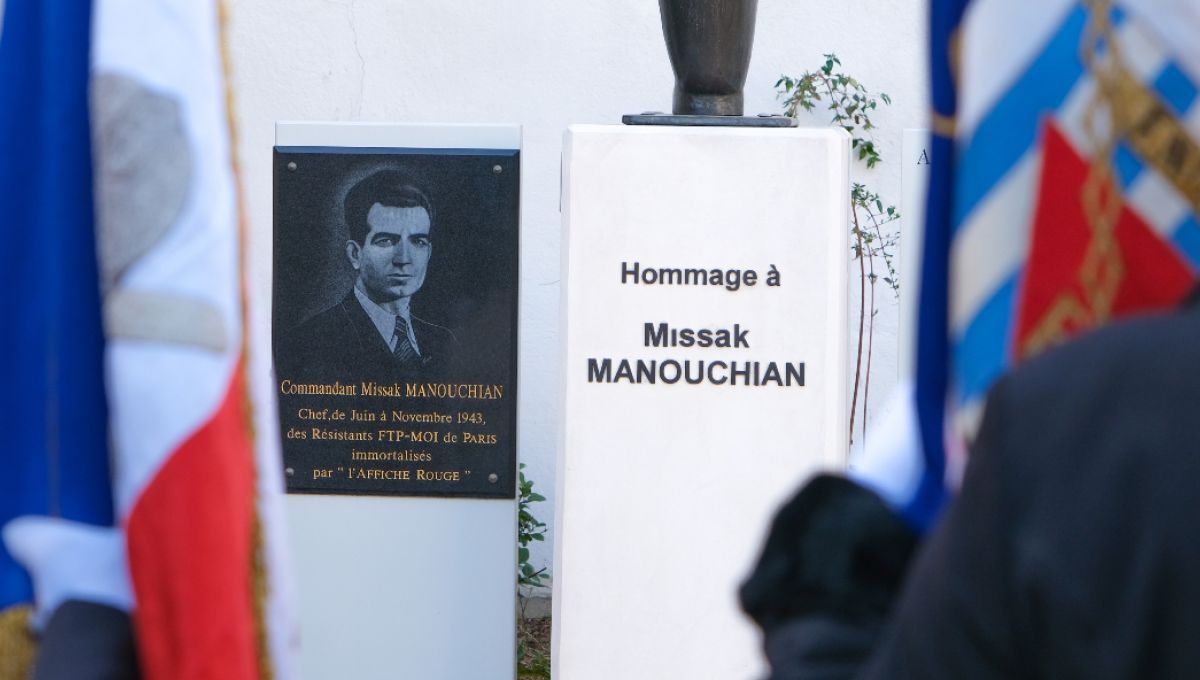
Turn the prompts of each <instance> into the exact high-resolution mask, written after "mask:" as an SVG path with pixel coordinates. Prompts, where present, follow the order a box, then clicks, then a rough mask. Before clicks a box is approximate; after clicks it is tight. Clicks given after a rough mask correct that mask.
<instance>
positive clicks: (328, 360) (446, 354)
mask: <svg viewBox="0 0 1200 680" xmlns="http://www.w3.org/2000/svg"><path fill="white" fill-rule="evenodd" d="M411 319H412V330H413V335H415V336H416V339H417V347H418V349H419V351H420V355H421V356H420V358H419V359H416V360H414V361H412V362H411V363H410V364H408V365H403V366H402V365H401V364H400V363H399V362H398V361H397V360H396V358H395V357H394V356H393V355H392V350H391V349H389V348H388V345H387V343H386V342H384V340H383V336H381V335H380V334H379V330H378V329H377V328H376V327H375V324H374V323H373V322H372V321H371V317H370V316H368V315H367V312H366V310H364V309H363V307H362V304H361V303H359V301H358V298H357V297H356V296H355V295H354V289H351V290H350V292H349V293H348V294H347V295H346V297H345V298H343V299H342V301H341V302H339V303H338V304H336V305H334V306H332V307H330V308H329V309H327V310H325V311H323V312H321V313H319V314H317V315H316V316H314V317H312V318H310V319H308V320H307V321H305V322H304V323H302V324H300V325H299V326H296V327H295V328H293V329H292V330H291V331H289V332H288V337H287V339H286V341H285V343H284V346H285V348H286V349H285V351H284V352H283V353H282V354H281V355H280V357H279V358H280V359H281V360H282V366H281V368H282V369H283V372H282V373H281V374H280V377H287V378H291V379H293V380H295V379H304V380H309V381H322V382H325V381H330V380H342V381H347V380H350V381H354V380H359V379H363V380H396V381H402V380H415V379H420V380H429V379H432V378H437V377H441V376H442V374H443V373H444V371H445V369H446V367H447V366H448V365H449V362H450V361H451V360H452V359H453V356H452V354H453V352H454V348H455V347H456V346H457V344H458V342H457V340H456V339H455V337H454V334H453V333H452V332H451V331H450V330H449V329H447V328H444V327H442V326H438V325H437V324H432V323H429V322H427V321H425V320H423V319H421V318H419V317H417V316H416V315H412V316H411Z"/></svg>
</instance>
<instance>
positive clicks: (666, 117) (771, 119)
mask: <svg viewBox="0 0 1200 680" xmlns="http://www.w3.org/2000/svg"><path fill="white" fill-rule="evenodd" d="M621 122H622V123H624V124H626V125H684V126H692V127H768V128H790V127H796V126H797V121H796V119H795V118H788V117H787V116H778V115H757V116H693V115H690V114H678V113H659V112H657V111H649V112H646V113H627V114H625V115H624V116H621Z"/></svg>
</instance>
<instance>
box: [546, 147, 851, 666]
mask: <svg viewBox="0 0 1200 680" xmlns="http://www.w3.org/2000/svg"><path fill="white" fill-rule="evenodd" d="M848 153H849V140H848V138H847V136H846V135H845V134H844V133H842V131H840V130H831V129H764V128H757V129H755V128H698V127H691V128H685V127H658V126H652V127H632V126H631V127H623V126H576V127H572V128H571V129H570V130H569V131H568V132H567V135H566V140H565V146H564V151H563V175H564V179H563V191H564V196H563V223H564V240H563V257H564V260H563V276H564V285H563V291H564V292H563V302H564V308H563V328H564V341H565V352H564V361H565V367H564V370H565V393H564V398H565V407H564V410H563V413H564V421H563V423H562V442H561V449H560V452H559V458H558V473H557V474H558V484H559V489H558V496H557V497H558V503H559V505H558V509H557V523H556V525H555V529H556V540H555V548H556V551H555V552H556V555H555V558H556V559H555V567H554V649H553V663H554V666H555V668H554V676H555V677H557V678H567V679H568V680H588V679H589V678H596V679H602V680H612V679H613V678H621V679H622V680H633V679H637V678H653V679H655V680H659V679H661V678H749V677H754V676H757V675H759V674H761V672H762V670H763V668H764V664H763V662H762V661H761V657H762V655H761V652H760V640H759V637H758V635H757V634H756V632H755V629H754V627H753V625H752V624H751V623H750V621H749V620H748V619H747V618H746V617H745V616H744V615H743V614H742V613H741V611H740V609H739V608H738V604H737V588H738V586H739V585H740V583H741V581H742V580H743V579H744V578H745V577H746V576H747V574H748V573H749V570H750V568H751V566H752V565H753V562H754V560H755V559H756V558H757V556H758V551H759V550H760V548H761V543H762V541H763V539H764V537H765V535H766V530H767V525H768V522H769V520H770V518H771V516H772V514H773V512H774V511H775V510H776V509H777V508H778V507H779V505H780V504H781V503H783V502H784V501H785V500H787V498H788V497H789V496H790V495H791V494H792V493H794V491H795V490H796V489H797V487H798V486H799V485H800V484H801V483H802V482H803V481H804V480H805V479H806V478H807V477H808V476H810V475H811V474H813V473H814V472H816V471H818V470H821V469H832V468H840V467H841V466H842V464H843V462H844V459H845V455H846V436H847V433H846V418H847V413H846V403H847V402H846V385H845V380H844V376H845V375H846V353H847V343H846V314H847V311H846V270H847V262H848V261H849V259H850V255H851V253H850V250H849V244H848V237H847V233H848V228H847V209H848V199H849V188H848V177H847V166H848Z"/></svg>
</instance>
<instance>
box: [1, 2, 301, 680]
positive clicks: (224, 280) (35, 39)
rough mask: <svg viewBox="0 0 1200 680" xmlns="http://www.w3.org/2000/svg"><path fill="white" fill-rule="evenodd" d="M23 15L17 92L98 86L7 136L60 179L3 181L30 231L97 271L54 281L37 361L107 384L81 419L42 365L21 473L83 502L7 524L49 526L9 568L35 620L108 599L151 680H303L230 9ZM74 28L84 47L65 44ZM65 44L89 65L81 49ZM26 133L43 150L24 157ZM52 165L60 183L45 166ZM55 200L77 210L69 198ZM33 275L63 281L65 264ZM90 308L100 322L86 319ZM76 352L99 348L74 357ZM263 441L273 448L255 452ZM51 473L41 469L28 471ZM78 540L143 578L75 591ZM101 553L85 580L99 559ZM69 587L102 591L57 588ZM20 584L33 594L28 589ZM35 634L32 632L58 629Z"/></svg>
mask: <svg viewBox="0 0 1200 680" xmlns="http://www.w3.org/2000/svg"><path fill="white" fill-rule="evenodd" d="M7 4H8V7H7V9H6V14H7V17H6V21H5V26H4V31H5V33H9V32H10V31H21V32H22V34H23V37H22V39H21V42H22V44H23V45H25V46H26V47H27V49H28V50H29V53H28V54H25V55H21V56H20V58H15V57H14V56H13V54H11V53H12V52H13V50H14V49H15V48H13V49H9V50H7V51H3V50H0V57H3V58H5V59H10V60H11V61H10V63H9V64H4V63H0V75H4V74H5V73H6V71H5V67H6V66H9V65H16V67H15V68H13V69H12V71H13V72H15V71H19V70H21V69H28V68H29V67H30V66H31V65H32V66H33V67H34V70H33V71H32V76H31V77H29V78H26V79H25V80H24V81H22V83H21V84H23V85H24V86H25V87H26V89H27V90H28V91H32V92H35V93H37V92H42V91H45V90H55V89H56V88H57V89H62V87H61V84H60V81H59V80H57V78H59V77H60V76H63V75H64V74H66V77H67V78H68V82H69V83H72V84H73V85H74V86H75V87H76V88H78V86H79V85H85V87H86V90H85V91H84V92H78V91H76V92H65V93H64V95H63V97H62V98H60V99H61V100H65V101H68V102H69V105H67V106H61V107H59V108H58V109H44V110H38V109H37V108H36V107H37V105H38V103H39V102H38V100H37V98H36V97H35V98H34V99H33V100H32V101H31V102H30V104H31V107H32V108H31V110H29V111H27V112H26V114H27V115H26V116H25V120H24V122H23V123H21V122H20V121H17V122H16V123H14V124H12V125H9V126H6V127H5V128H4V129H3V133H4V134H5V135H6V140H5V143H6V144H8V143H9V141H12V143H13V145H14V146H13V147H12V148H18V147H19V148H21V149H27V150H28V151H29V153H28V154H27V155H26V156H24V161H25V162H26V163H29V164H32V165H33V166H34V167H36V168H38V169H40V170H42V172H40V173H36V174H30V175H27V176H19V174H20V173H19V168H17V167H16V165H17V164H16V163H7V162H5V163H3V165H4V169H5V170H7V171H8V172H6V173H5V174H4V175H3V177H4V179H5V181H6V182H11V183H21V184H20V185H17V184H9V185H8V186H5V187H4V188H3V189H2V190H0V191H3V192H5V193H6V194H11V195H14V196H17V197H18V198H17V199H16V202H17V204H20V205H25V206H26V207H27V210H25V211H24V213H22V216H23V217H25V218H27V220H28V221H29V222H30V223H29V224H22V225H20V227H19V228H20V229H23V230H31V231H36V230H37V229H39V228H45V229H48V230H50V231H51V233H52V234H54V235H55V236H57V237H60V238H61V239H62V241H61V242H54V243H49V244H47V245H48V247H49V248H50V249H51V252H55V251H67V250H70V252H71V253H73V254H74V255H73V256H74V257H75V258H76V261H77V263H79V266H78V267H76V268H75V269H73V270H72V269H68V270H66V271H61V272H60V273H59V275H58V276H57V278H53V282H54V285H55V286H57V287H50V288H47V287H46V286H45V285H43V287H42V290H39V291H38V294H41V293H47V292H49V293H54V292H55V291H59V292H60V293H61V294H59V296H58V297H57V298H55V299H54V300H52V302H54V303H55V306H54V307H53V308H52V309H47V308H42V309H40V310H39V309H37V308H36V307H28V308H26V309H23V310H22V313H23V314H25V315H26V316H28V317H30V318H32V319H34V320H33V321H31V322H30V323H28V324H27V326H28V328H29V329H30V330H31V332H30V333H29V334H28V337H27V338H26V339H27V340H29V342H28V343H27V345H28V346H27V347H25V349H26V350H28V352H27V353H28V354H30V355H31V357H32V358H33V359H34V361H35V362H38V361H43V362H46V363H61V362H60V359H61V358H63V357H65V358H66V360H68V361H70V362H76V363H88V362H91V363H93V364H97V366H90V367H88V368H89V370H90V371H91V372H90V373H88V372H87V371H85V370H81V372H80V374H79V375H84V374H85V373H86V374H87V375H91V376H92V377H93V378H95V380H93V381H92V382H91V383H89V386H90V387H91V388H92V391H91V393H89V394H90V397H89V398H90V399H91V400H92V401H90V403H89V402H87V401H80V400H78V399H76V400H75V401H73V402H71V404H70V405H69V406H64V405H63V404H64V403H65V401H66V400H67V399H70V398H71V397H70V394H71V390H72V389H74V388H73V385H71V384H70V383H69V380H71V379H73V378H72V377H71V376H68V378H67V380H66V381H64V379H62V378H61V377H56V378H55V380H53V381H50V380H45V379H44V375H42V374H44V373H45V372H44V371H40V369H41V368H43V367H44V366H42V365H40V364H37V363H35V366H34V368H35V369H37V370H34V371H32V373H36V374H38V375H36V376H35V378H36V379H37V380H38V381H40V382H39V383H38V384H39V385H40V386H41V389H42V390H43V393H44V395H45V396H46V399H45V400H44V402H43V403H41V404H38V403H35V404H33V405H32V406H31V408H32V409H34V410H36V409H37V407H39V406H46V407H47V408H50V407H53V409H54V410H55V411H56V415H55V416H54V417H50V416H47V415H45V414H44V413H40V412H39V413H40V417H39V418H38V421H37V423H36V426H35V427H34V428H32V429H33V430H35V431H36V432H40V433H41V437H42V438H41V439H40V440H37V441H34V442H33V445H32V446H30V447H28V448H27V449H26V450H22V451H16V452H8V453H6V454H5V455H6V456H12V457H14V458H16V457H19V458H20V460H21V461H23V462H22V465H24V466H25V468H26V469H28V470H32V474H30V475H29V477H28V479H26V480H25V481H26V482H30V481H32V483H33V484H34V485H38V484H40V482H41V481H43V478H44V479H45V480H58V479H64V478H65V479H67V480H69V481H71V485H63V484H57V485H56V486H55V485H50V486H48V487H47V488H50V491H49V492H48V496H49V498H46V499H40V497H39V499H35V500H37V502H30V503H25V504H24V506H23V507H7V506H3V507H0V510H3V511H4V515H3V516H0V523H3V522H4V521H5V520H8V519H11V517H13V516H14V515H16V514H20V513H21V512H22V511H23V513H25V514H30V515H43V516H48V518H43V519H38V520H30V519H29V518H24V519H20V520H17V521H16V522H9V526H8V527H7V528H6V529H5V542H6V543H7V544H8V546H7V547H8V551H9V552H10V553H12V554H11V555H9V554H8V553H3V551H0V553H3V554H0V557H4V558H6V559H7V560H8V562H7V563H6V562H4V561H2V560H0V568H2V567H10V568H9V570H8V571H9V572H10V573H15V570H14V569H12V568H11V567H13V566H14V565H15V564H17V563H22V562H23V563H24V564H23V566H24V567H26V568H27V569H28V571H29V572H30V574H31V575H32V588H30V587H28V586H25V588H24V590H25V592H24V593H22V592H21V589H20V588H17V589H14V590H13V593H15V594H16V596H17V598H18V600H19V598H20V596H22V595H24V596H25V597H27V598H29V599H30V600H32V601H33V604H34V605H35V610H36V609H37V608H38V607H45V606H46V605H47V604H48V603H47V602H45V601H44V600H46V599H48V597H49V595H47V594H48V593H50V592H51V591H52V590H57V591H60V592H65V593H66V595H64V596H62V597H61V598H60V599H66V598H69V597H70V598H80V597H83V598H84V599H89V596H91V595H98V596H97V597H93V598H90V599H95V600H98V601H100V602H102V603H103V604H106V605H111V606H115V607H119V608H128V609H130V610H131V614H132V618H133V628H134V634H135V640H136V650H137V652H136V653H137V659H138V662H139V665H140V671H141V674H142V677H145V678H150V679H155V678H161V679H172V680H174V679H190V678H197V679H199V678H221V679H229V680H239V679H243V678H246V679H248V678H257V677H261V676H264V675H273V676H275V677H288V676H290V674H291V673H290V665H289V663H288V662H287V659H286V658H283V657H282V656H281V654H283V652H282V651H281V650H282V649H283V648H284V647H285V646H286V642H283V643H281V642H280V640H281V639H283V640H286V639H287V637H288V634H287V631H286V630H283V631H278V632H277V634H276V635H274V636H273V635H272V634H270V633H269V632H268V631H270V630H271V629H272V627H285V628H286V625H287V624H286V621H285V620H283V619H281V618H280V617H279V616H274V615H272V605H271V601H272V599H273V598H274V599H277V598H278V593H277V592H275V591H274V590H273V586H272V574H273V573H276V572H277V571H278V568H279V566H278V565H277V564H275V563H274V562H273V560H272V559H271V556H272V555H273V554H279V553H280V551H281V548H280V546H279V545H278V543H277V541H278V537H279V536H278V533H276V532H274V531H273V522H263V521H262V520H261V519H260V518H261V517H264V516H266V517H268V518H270V517H272V516H273V515H274V514H275V513H274V512H273V511H272V508H271V503H272V502H273V501H277V500H278V491H279V487H280V486H281V484H280V481H279V480H280V479H281V475H280V474H279V471H278V462H277V456H276V457H274V458H273V457H272V456H270V455H265V456H264V455H261V452H262V451H267V452H271V451H272V450H273V442H274V439H275V438H276V437H277V434H276V433H275V432H274V431H273V430H271V429H269V428H268V429H266V430H262V429H261V428H262V424H263V423H270V422H272V417H273V413H266V414H263V413H255V411H254V409H253V408H252V403H254V400H252V399H251V398H250V392H251V386H252V385H253V384H255V383H258V382H263V381H260V380H256V379H255V377H254V376H255V375H263V376H264V377H265V373H264V372H263V371H257V372H255V371H254V370H251V369H254V368H255V367H256V366H265V365H267V364H265V363H263V362H264V361H269V354H265V353H264V354H262V355H257V352H255V351H253V349H252V343H249V342H248V340H247V337H248V334H247V331H246V329H247V321H246V319H247V317H246V310H245V305H244V304H243V301H244V286H243V279H242V266H243V263H242V261H241V239H242V234H241V227H240V218H239V210H238V201H237V191H236V174H235V169H236V164H235V158H234V154H233V151H232V149H231V142H230V113H229V106H228V100H227V93H226V88H225V79H224V67H223V54H222V47H221V41H220V37H219V36H220V20H219V17H218V10H217V3H216V2H213V1H212V0H154V1H146V0H97V1H96V2H95V3H93V4H91V5H89V3H87V2H80V1H74V2H71V1H69V0H50V1H47V2H45V3H42V2H41V0H9V2H8V3H7ZM10 19H11V20H12V21H10ZM18 20H19V21H18ZM65 26H70V27H74V30H75V33H77V34H79V35H70V34H69V32H68V34H64V28H63V27H65ZM89 37H90V49H88V38H89ZM64 38H66V39H74V40H76V41H79V40H82V41H83V46H82V47H80V45H79V44H78V42H76V43H75V44H72V45H68V46H64V45H63V44H62V41H63V39H64ZM6 42H7V40H6ZM6 47H8V46H6ZM58 48H65V50H66V51H67V52H68V53H70V54H73V55H75V56H76V59H74V60H63V59H58V60H57V63H56V58H55V57H53V56H47V55H48V54H53V53H54V52H55V51H56V50H57V49H58ZM80 55H83V56H84V58H83V59H81V58H79V57H80ZM60 67H61V68H62V71H61V72H59V71H57V70H56V69H59V68H60ZM80 68H82V69H83V72H82V73H80V72H79V69H80ZM6 84H8V83H7V82H6V81H3V80H0V86H4V85H6ZM17 90H19V88H14V90H13V91H4V92H0V94H3V95H4V107H5V108H8V107H10V106H16V105H18V103H19V102H20V101H21V100H20V96H21V95H22V94H23V93H22V92H20V91H17ZM27 93H28V92H26V93H25V94H27ZM9 95H12V98H11V99H10V98H9ZM6 122H7V121H6ZM22 125H26V126H29V125H32V126H34V127H35V128H36V130H37V132H39V133H40V134H39V135H34V136H33V137H32V138H31V139H24V140H21V139H18V137H20V135H21V134H22V130H21V126H22ZM81 131H82V132H83V134H82V135H81V134H80V132H81ZM9 135H11V136H12V137H11V138H10V137H9ZM80 145H82V150H81V149H80V148H79V147H80ZM6 148H7V147H6ZM89 148H90V159H89V157H88V156H89V153H88V149H89ZM39 154H48V155H49V157H50V158H52V159H61V160H62V161H63V162H62V163H55V162H49V163H47V162H45V161H43V160H40V158H41V156H39ZM72 163H74V164H75V165H72ZM79 164H82V166H83V167H82V168H80V167H79ZM81 173H82V175H84V176H83V177H81ZM89 174H90V177H86V175H89ZM68 179H69V180H70V181H67V180H68ZM89 179H90V184H89V183H88V180H89ZM56 187H57V189H55V188H56ZM52 190H54V191H52ZM55 191H57V192H59V195H56V196H52V195H51V194H53V193H54V192H55ZM22 194H24V195H25V196H26V197H29V196H32V197H35V198H41V199H46V200H47V201H48V202H49V201H50V199H54V200H56V201H61V202H63V203H65V204H67V205H71V206H76V207H77V208H79V209H77V210H76V211H75V212H76V213H77V214H73V215H70V216H69V217H70V219H59V217H60V216H59V215H58V213H59V212H62V211H56V209H50V210H48V211H46V210H45V209H44V208H43V209H39V204H38V201H37V200H32V199H27V198H21V197H20V195H22ZM80 206H82V207H80ZM43 213H44V214H43ZM88 218H91V220H92V222H91V224H90V225H89V224H88ZM17 226H18V225H13V227H9V228H16V227H17ZM89 231H91V233H88V232H89ZM72 238H75V239H77V240H76V241H74V242H72V241H70V239H72ZM80 244H82V246H81V245H80ZM89 250H90V253H89V252H88V251H89ZM89 256H90V262H89ZM6 259H7V258H6ZM35 264H41V265H43V266H45V265H49V266H55V265H57V264H58V263H57V262H56V261H55V260H54V258H47V260H46V261H43V262H40V263H35ZM26 268H27V269H30V270H32V271H33V272H34V273H41V270H40V269H39V268H38V267H36V266H30V267H26ZM43 283H44V282H43ZM89 290H90V291H91V293H90V295H89V294H87V291H89ZM62 291H66V292H62ZM71 291H75V292H79V293H81V294H79V295H77V296H72V295H71V294H70V292H71ZM9 292H10V294H13V295H15V293H13V291H11V290H10V291H9ZM89 301H90V304H92V305H95V308H94V309H93V310H92V311H90V312H88V311H86V310H85V311H84V312H78V309H79V307H78V306H79V305H85V304H89ZM97 303H98V304H97ZM63 309H65V310H66V311H65V312H63V311H62V310H63ZM60 312H61V313H60ZM56 314H57V315H58V316H55V315H56ZM47 315H49V318H50V320H48V321H47V320H46V317H47ZM59 317H61V319H60V318H59ZM76 322H78V326H76V327H72V325H73V324H74V323H76ZM64 326H66V327H65V328H64ZM23 328H24V327H23ZM99 328H102V329H103V332H102V335H99V334H98V329H99ZM89 330H90V331H91V332H92V333H93V335H94V336H96V337H92V336H89V335H88V332H89ZM39 333H41V335H40V336H39V335H38V334H39ZM39 338H40V343H41V344H40V345H39ZM80 338H81V339H83V340H84V341H86V342H83V343H81V344H76V342H75V341H76V340H77V339H80ZM47 348H50V349H47ZM55 348H65V349H62V350H61V351H59V349H55ZM51 349H53V350H54V351H53V352H52V351H51ZM89 350H90V353H89ZM55 352H57V354H55ZM256 355H257V356H256ZM68 370H74V369H73V368H72V369H68ZM39 376H40V377H39ZM97 388H99V389H97ZM272 408H273V406H272V405H271V404H270V402H269V400H267V401H264V402H261V403H260V404H259V409H260V410H267V411H269V410H270V409H272ZM64 411H68V412H65V413H64ZM97 414H99V424H96V421H97ZM105 414H107V418H105ZM264 416H265V417H264ZM76 418H79V419H81V422H85V423H90V426H89V428H90V429H88V433H89V435H90V440H89V442H88V445H87V446H85V447H83V448H81V449H79V450H78V451H63V450H62V449H63V447H62V446H61V442H60V441H59V440H60V439H63V438H65V439H67V440H70V439H71V438H72V437H74V436H75V434H74V433H73V430H74V428H73V426H72V423H73V421H74V420H75V419H76ZM256 425H257V427H258V428H260V435H259V436H260V439H261V440H264V442H265V443H264V444H263V445H261V446H260V447H258V449H256V442H255V438H254V436H253V432H254V430H255V427H256ZM105 429H107V433H105ZM31 441H32V440H31ZM106 449H107V451H106ZM64 455H65V456H66V457H67V458H71V457H83V458H85V459H86V460H85V461H84V462H85V463H86V465H84V464H77V463H66V464H64ZM256 455H257V457H258V458H259V459H260V460H259V463H262V464H264V465H263V467H262V469H259V467H258V466H256ZM33 459H38V461H40V462H37V463H36V464H33V463H29V461H30V460H33ZM272 460H274V462H272ZM85 467H86V468H87V470H88V472H87V473H86V474H83V473H81V472H80V471H81V470H83V469H84V468H85ZM72 485H73V486H72ZM75 487H78V489H86V490H87V492H88V493H90V494H92V495H93V496H102V495H104V494H101V493H98V492H97V491H96V489H97V488H98V487H103V488H105V489H107V490H108V491H107V495H108V498H107V499H103V498H102V499H100V500H98V501H96V502H94V503H93V505H95V506H101V507H100V509H98V510H94V511H92V510H89V511H88V512H63V511H60V510H61V508H63V507H71V506H72V504H74V503H75V500H73V498H74V494H75V491H76V489H75ZM26 495H28V494H26ZM106 504H107V508H105V507H103V506H106ZM105 509H107V514H106V512H105ZM264 510H265V512H264ZM79 523H86V524H91V525H100V526H103V525H104V524H110V525H111V526H110V528H108V529H100V528H97V529H92V528H81V527H84V526H85V524H79ZM110 539H112V540H110ZM72 541H74V542H75V544H76V545H77V546H82V545H89V546H94V547H95V548H94V552H103V550H104V549H105V546H107V545H110V544H111V545H115V546H117V549H118V551H117V555H116V558H114V559H113V560H108V561H106V562H105V564H106V565H107V566H108V567H111V566H112V564H111V563H112V562H114V561H121V560H123V562H124V564H125V565H126V566H127V569H126V570H124V571H123V573H121V572H119V571H118V572H112V573H109V572H106V573H109V577H111V578H109V580H110V581H112V583H109V584H107V585H104V584H100V585H97V583H98V582H99V581H102V580H104V579H102V578H100V577H99V576H98V575H97V573H96V572H94V571H93V572H90V573H89V572H88V570H87V569H84V568H80V569H77V570H75V572H74V576H72V570H71V569H69V568H67V567H69V566H70V565H64V564H63V561H64V558H63V557H62V555H70V554H71V552H70V549H68V548H69V547H70V544H71V543H72ZM52 544H53V545H62V546H67V547H66V548H63V549H62V550H59V551H58V552H57V553H56V552H55V551H54V550H52V549H51V548H49V547H47V546H50V545H52ZM86 552H87V551H84V553H82V554H81V555H80V563H81V564H84V563H87V562H88V560H89V559H91V558H94V556H95V555H94V554H92V555H88V554H86ZM47 555H49V556H47ZM54 555H58V557H55V556H54ZM14 557H15V558H16V559H15V560H13V559H12V558H14ZM0 571H3V570H2V569H0ZM110 571H111V570H110ZM113 573H115V574H116V576H113V575H112V574H113ZM4 576H5V574H4V573H0V583H2V582H3V581H2V579H3V577H4ZM54 578H57V579H59V580H60V581H70V580H71V579H72V578H75V579H76V580H77V581H89V582H91V585H89V586H87V587H79V586H77V585H75V586H73V585H72V584H71V583H69V582H66V583H60V584H59V585H56V586H54V587H53V588H51V587H49V586H47V585H46V583H47V582H48V581H49V580H51V579H54ZM13 582H14V583H18V584H20V583H25V584H28V583H29V581H28V579H27V578H24V577H21V576H17V577H14V579H13ZM73 589H74V590H73ZM106 593H107V594H106ZM3 595H4V593H3V592H0V596H3ZM10 599H12V598H11V597H10ZM39 599H40V600H43V601H42V602H38V600H39ZM3 604H5V603H3V602H0V605H3ZM9 604H11V603H9ZM44 613H45V614H49V613H50V612H44ZM276 613H278V612H276ZM43 619H44V617H43ZM33 620H34V623H35V626H36V625H37V624H38V623H42V624H44V623H45V620H40V621H39V618H38V617H37V616H35V617H34V619H33ZM2 634H3V631H0V635H2Z"/></svg>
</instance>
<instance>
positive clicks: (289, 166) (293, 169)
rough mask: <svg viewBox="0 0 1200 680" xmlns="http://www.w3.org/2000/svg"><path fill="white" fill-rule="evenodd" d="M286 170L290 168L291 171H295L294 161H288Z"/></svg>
mask: <svg viewBox="0 0 1200 680" xmlns="http://www.w3.org/2000/svg"><path fill="white" fill-rule="evenodd" d="M288 170H291V171H292V172H295V171H296V161H291V162H289V163H288Z"/></svg>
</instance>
